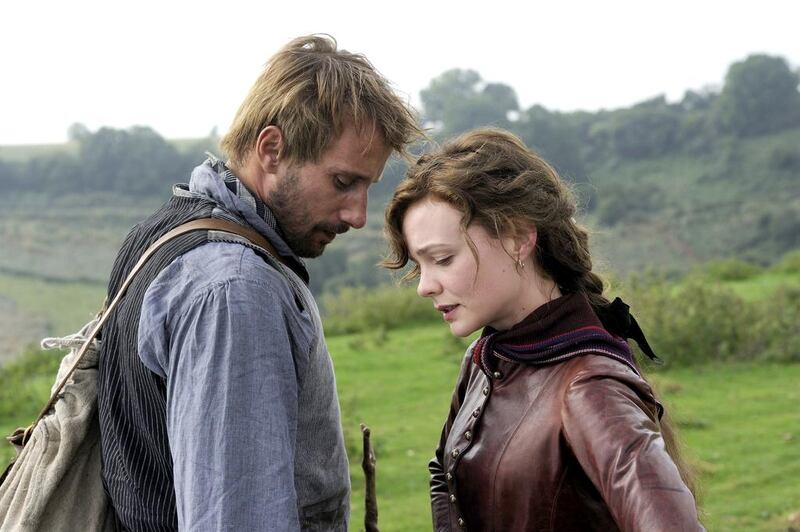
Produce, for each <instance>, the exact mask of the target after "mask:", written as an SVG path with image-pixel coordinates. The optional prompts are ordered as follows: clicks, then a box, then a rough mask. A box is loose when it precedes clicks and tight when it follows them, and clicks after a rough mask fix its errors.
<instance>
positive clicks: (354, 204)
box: [340, 189, 368, 229]
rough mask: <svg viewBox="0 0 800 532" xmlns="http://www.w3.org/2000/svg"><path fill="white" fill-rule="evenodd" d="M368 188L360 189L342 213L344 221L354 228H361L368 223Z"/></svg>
mask: <svg viewBox="0 0 800 532" xmlns="http://www.w3.org/2000/svg"><path fill="white" fill-rule="evenodd" d="M367 200H368V195H367V190H366V189H364V190H360V191H358V193H357V194H355V195H354V196H353V197H352V198H349V201H348V203H347V205H345V207H344V209H342V212H341V214H340V217H341V219H342V221H343V222H344V223H346V224H347V225H349V226H350V227H352V228H353V229H361V228H362V227H364V225H365V224H366V223H367Z"/></svg>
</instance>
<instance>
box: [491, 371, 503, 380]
mask: <svg viewBox="0 0 800 532" xmlns="http://www.w3.org/2000/svg"><path fill="white" fill-rule="evenodd" d="M492 376H493V377H494V378H495V379H497V380H501V379H502V378H503V374H502V373H500V372H499V371H495V372H494V373H492Z"/></svg>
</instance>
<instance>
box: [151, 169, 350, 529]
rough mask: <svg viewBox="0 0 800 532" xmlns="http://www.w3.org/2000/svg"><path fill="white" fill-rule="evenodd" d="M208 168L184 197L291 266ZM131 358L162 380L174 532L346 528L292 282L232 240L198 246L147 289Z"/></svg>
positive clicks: (340, 474) (313, 347)
mask: <svg viewBox="0 0 800 532" xmlns="http://www.w3.org/2000/svg"><path fill="white" fill-rule="evenodd" d="M218 170H220V165H219V164H218V161H214V160H210V161H207V163H206V164H204V165H201V166H199V167H198V168H197V169H195V171H194V172H193V174H192V178H191V181H190V184H189V189H188V191H184V193H187V194H200V195H203V196H206V197H209V198H211V199H213V200H214V201H215V202H217V203H218V205H219V208H220V211H219V212H216V211H215V214H221V215H224V216H226V217H230V218H232V219H238V220H239V221H242V220H245V221H247V223H248V224H249V225H251V226H253V227H254V228H255V229H256V230H258V231H259V232H261V233H262V234H263V235H264V236H266V237H267V238H268V239H269V240H270V242H271V243H272V244H273V245H274V246H275V247H276V249H277V250H278V252H279V253H280V254H282V255H284V254H288V255H291V256H292V258H294V259H295V260H298V261H299V259H297V258H296V257H294V256H293V254H292V253H291V250H290V249H289V248H288V246H287V245H286V244H285V242H283V240H282V239H281V238H280V237H279V235H278V233H277V231H276V229H277V228H276V227H275V226H274V225H272V224H270V223H268V222H269V220H268V219H265V217H264V215H263V212H264V206H263V204H260V205H258V209H257V208H256V205H255V203H254V202H257V200H256V199H254V198H252V196H250V197H249V198H248V196H247V195H245V196H244V197H242V194H239V193H236V192H234V191H233V190H231V187H228V186H226V184H225V180H224V178H223V177H222V176H220V173H219V172H218ZM228 177H229V178H230V176H228ZM259 210H261V211H262V213H261V215H259V212H258V211H259ZM266 212H267V213H268V212H269V211H268V209H267V210H266ZM269 216H271V214H270V215H269ZM138 351H139V356H140V358H141V360H142V362H143V363H144V364H145V365H146V366H147V367H148V368H149V369H150V370H151V371H153V372H154V373H156V374H158V375H160V376H161V377H163V378H164V379H165V380H166V385H167V404H166V408H167V433H168V437H169V445H170V451H171V454H172V459H173V472H174V481H175V493H176V502H177V509H178V524H179V527H180V529H181V530H223V529H224V530H300V529H301V528H302V529H308V530H346V528H347V520H348V513H349V488H350V485H349V474H348V468H347V457H346V454H345V451H344V441H343V437H342V430H341V422H340V415H339V405H338V402H337V398H336V385H335V380H334V377H333V368H332V364H331V361H330V357H329V355H328V352H327V348H326V347H325V342H324V338H323V336H322V331H321V326H320V323H319V315H318V312H317V309H316V305H315V303H314V301H313V298H312V297H311V295H310V293H309V292H308V290H307V288H306V287H305V285H304V283H303V282H302V280H301V279H300V278H299V277H297V276H296V275H295V274H293V273H292V272H291V271H290V270H289V269H288V268H284V267H281V266H279V265H277V264H268V263H267V262H266V261H265V260H264V259H263V258H262V257H261V256H259V255H258V254H257V253H256V252H255V251H254V250H253V249H251V248H250V247H247V246H244V245H239V244H235V243H230V242H209V243H207V244H205V245H202V246H199V247H197V248H195V249H193V250H191V251H189V252H188V253H185V254H184V255H182V256H181V257H179V258H178V259H176V260H175V261H173V262H172V263H171V264H170V265H168V266H167V267H166V268H165V269H164V270H162V271H161V273H160V274H159V275H158V276H157V277H156V278H155V280H154V281H153V282H152V283H151V284H150V286H149V287H148V289H147V292H146V293H145V297H144V301H143V304H142V311H141V318H140V323H139V331H138Z"/></svg>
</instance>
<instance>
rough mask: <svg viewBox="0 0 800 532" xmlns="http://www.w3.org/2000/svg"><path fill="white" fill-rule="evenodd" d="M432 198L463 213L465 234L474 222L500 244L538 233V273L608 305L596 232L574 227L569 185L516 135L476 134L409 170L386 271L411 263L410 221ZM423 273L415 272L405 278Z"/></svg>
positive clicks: (399, 193)
mask: <svg viewBox="0 0 800 532" xmlns="http://www.w3.org/2000/svg"><path fill="white" fill-rule="evenodd" d="M425 199H435V200H439V201H442V202H444V203H447V204H449V205H451V206H452V207H454V208H455V209H456V210H458V211H459V212H460V213H461V214H462V218H461V228H462V230H463V231H464V232H465V234H466V229H467V228H468V227H469V226H470V225H471V224H473V223H477V224H478V225H480V226H481V227H483V228H484V229H485V230H486V231H487V232H488V233H489V234H490V235H492V236H493V237H495V238H497V239H503V238H505V237H514V238H515V237H520V236H522V235H523V234H524V233H525V231H528V230H530V229H532V228H535V229H536V231H537V242H536V249H535V260H536V267H537V268H538V269H539V271H540V272H541V273H542V274H544V275H546V276H548V277H549V278H551V279H553V280H554V281H555V282H556V283H557V284H558V285H559V287H560V288H561V289H562V290H563V291H565V292H585V293H586V294H587V296H589V298H590V300H591V301H592V303H593V304H603V303H607V301H606V300H605V299H604V298H603V297H602V293H603V281H602V279H601V278H600V277H599V276H597V275H596V274H595V273H593V272H592V259H591V255H590V254H589V233H588V231H587V230H586V229H585V228H583V227H582V226H580V225H579V224H577V223H576V222H575V218H574V216H575V213H576V210H577V207H576V202H575V199H574V196H573V194H572V191H571V189H570V187H569V186H568V185H567V184H566V183H564V181H562V180H561V178H560V177H559V176H558V173H557V172H556V171H555V169H554V168H553V167H552V166H551V165H550V164H549V163H548V162H547V161H545V160H544V159H543V158H542V157H541V156H539V155H538V154H536V153H535V152H534V151H532V150H530V149H529V148H528V147H527V146H525V144H524V143H523V142H522V141H521V140H520V139H519V138H518V137H517V136H516V135H514V134H513V133H510V132H508V131H505V130H502V129H496V128H479V129H475V130H472V131H469V132H467V133H464V134H462V135H460V136H458V137H456V138H454V139H452V140H450V141H448V142H446V143H445V144H443V145H442V146H441V147H439V148H438V149H435V150H434V151H432V152H430V153H428V154H426V155H423V156H422V157H420V158H419V159H418V160H417V162H416V163H415V164H414V165H413V166H411V167H410V168H409V170H408V173H407V175H406V178H405V179H404V180H403V181H402V182H401V183H400V184H399V185H398V187H397V189H396V190H395V192H394V195H393V197H392V199H391V200H390V201H389V203H388V205H387V207H386V224H385V233H386V237H387V240H388V243H389V253H388V255H387V257H386V258H385V260H384V261H383V262H382V265H383V266H385V267H386V268H389V269H395V270H396V269H400V268H403V267H404V266H405V265H406V264H407V263H408V261H409V259H410V257H409V252H408V247H407V245H406V242H405V238H404V237H403V219H404V218H405V214H406V212H407V211H408V209H409V208H410V207H411V206H412V205H413V204H415V203H417V202H419V201H422V200H425ZM467 241H468V243H469V239H467ZM470 247H472V246H470ZM473 249H474V248H473ZM416 273H417V269H416V268H414V269H413V270H412V271H411V272H410V273H409V274H408V275H407V276H406V278H410V277H413V276H414V275H415V274H416Z"/></svg>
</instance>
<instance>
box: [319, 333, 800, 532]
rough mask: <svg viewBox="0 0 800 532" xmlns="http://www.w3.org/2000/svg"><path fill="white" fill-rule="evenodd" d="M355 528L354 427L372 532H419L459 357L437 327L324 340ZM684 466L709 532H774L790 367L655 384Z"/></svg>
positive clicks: (785, 513) (792, 437)
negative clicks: (373, 478) (374, 471)
mask: <svg viewBox="0 0 800 532" xmlns="http://www.w3.org/2000/svg"><path fill="white" fill-rule="evenodd" d="M329 346H330V350H331V353H332V355H333V358H334V361H335V364H336V371H337V376H338V383H339V393H340V396H341V402H342V409H343V416H344V424H345V428H346V432H347V439H348V450H349V452H351V459H352V461H353V466H352V477H353V486H354V490H353V519H354V523H356V522H358V524H359V525H360V524H361V523H360V519H362V516H363V493H364V491H363V475H362V473H361V470H360V465H359V464H360V458H361V451H360V435H359V433H358V426H359V423H362V422H365V423H367V424H368V425H370V427H371V429H372V432H373V439H374V441H375V444H376V446H377V451H376V452H377V458H378V499H379V513H380V525H381V529H382V530H386V531H393V530H395V531H401V530H403V531H405V530H424V529H426V528H429V526H430V525H429V523H430V511H429V507H428V504H429V503H428V496H427V482H428V473H427V461H428V460H429V459H430V457H431V456H432V455H433V450H434V447H435V445H436V442H437V440H438V437H439V433H440V431H441V425H442V423H443V421H444V418H445V416H446V414H447V408H448V406H449V402H450V394H451V393H452V387H453V384H454V381H455V377H456V374H457V372H458V363H459V362H460V352H461V351H462V349H461V346H459V345H457V342H456V341H454V340H453V339H452V338H450V337H449V333H447V332H446V329H445V328H444V327H443V326H439V325H430V326H422V327H418V328H412V329H404V330H397V331H391V332H390V333H389V335H388V339H385V338H380V337H378V336H376V335H355V336H341V337H334V338H331V339H329ZM652 378H653V380H654V382H655V383H656V386H657V388H658V389H659V390H661V392H662V399H663V401H664V402H665V403H666V405H667V408H668V409H669V410H670V412H671V414H672V416H673V418H674V419H675V420H676V422H677V423H678V425H679V430H680V434H681V436H682V439H683V441H684V445H685V447H686V452H687V454H688V456H689V457H690V459H691V460H692V461H693V462H694V463H695V464H696V467H697V469H698V471H699V474H700V481H701V487H702V503H703V508H704V510H705V512H706V516H705V523H706V525H707V527H708V528H709V530H743V531H744V530H747V531H750V530H786V529H787V527H788V526H789V525H790V522H789V518H790V516H792V515H794V516H795V517H796V516H797V512H800V490H798V489H797V488H798V485H799V484H798V480H797V479H798V478H800V406H798V405H799V404H800V387H798V383H800V365H770V364H739V365H724V366H701V367H695V368H686V369H676V370H671V371H669V372H662V373H657V374H655V375H654V376H653V377H652Z"/></svg>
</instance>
